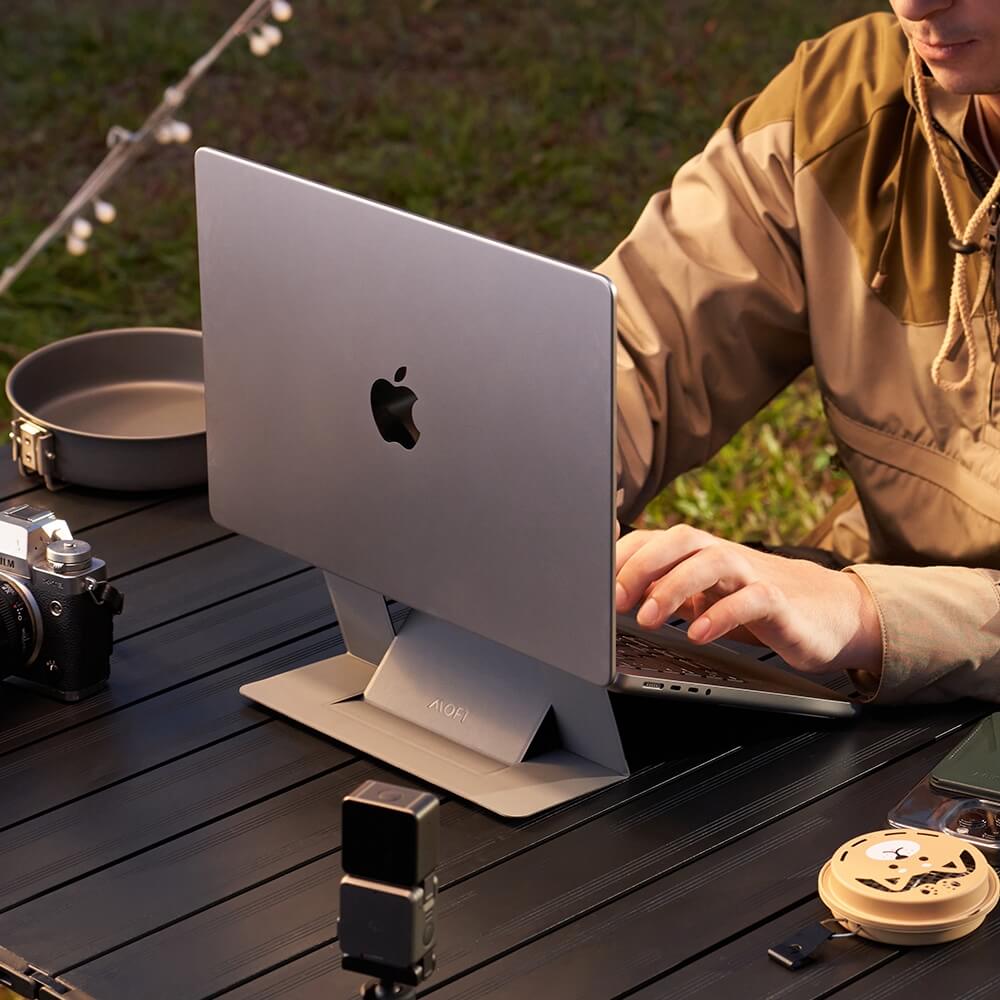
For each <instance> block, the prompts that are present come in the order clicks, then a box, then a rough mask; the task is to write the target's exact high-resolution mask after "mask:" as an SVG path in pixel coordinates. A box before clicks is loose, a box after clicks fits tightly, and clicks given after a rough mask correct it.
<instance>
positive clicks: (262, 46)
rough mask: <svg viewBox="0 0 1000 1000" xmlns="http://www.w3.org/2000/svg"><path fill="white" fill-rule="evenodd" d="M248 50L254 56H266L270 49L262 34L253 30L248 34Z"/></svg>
mask: <svg viewBox="0 0 1000 1000" xmlns="http://www.w3.org/2000/svg"><path fill="white" fill-rule="evenodd" d="M250 51H251V52H252V53H253V54H254V55H255V56H266V55H267V54H268V52H270V51H271V46H270V44H269V43H268V41H267V39H266V38H265V37H264V36H263V35H261V34H258V33H257V32H254V34H252V35H251V36H250Z"/></svg>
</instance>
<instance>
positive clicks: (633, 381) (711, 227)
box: [598, 14, 1000, 702]
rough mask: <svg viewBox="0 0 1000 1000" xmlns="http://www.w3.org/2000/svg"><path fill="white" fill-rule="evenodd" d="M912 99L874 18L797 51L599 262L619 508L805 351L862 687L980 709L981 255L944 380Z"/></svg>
mask: <svg viewBox="0 0 1000 1000" xmlns="http://www.w3.org/2000/svg"><path fill="white" fill-rule="evenodd" d="M926 83H927V90H928V98H929V109H930V112H931V113H932V115H933V117H934V121H935V123H936V124H937V126H938V127H939V133H940V136H941V141H940V144H939V145H940V149H941V155H942V163H943V166H944V169H945V171H947V172H948V177H949V180H950V183H951V189H952V191H953V193H954V196H955V200H956V202H957V208H958V212H959V214H960V215H961V218H962V222H963V224H964V222H965V220H967V219H969V217H970V216H971V215H972V213H973V211H974V209H975V208H976V206H977V204H978V203H979V201H980V200H981V199H982V198H983V196H984V195H985V193H986V190H987V188H988V187H989V182H990V180H991V177H990V175H988V174H986V173H985V171H984V170H982V169H981V167H982V165H981V164H980V165H979V168H980V169H977V167H976V165H975V164H972V165H969V161H970V160H971V159H972V158H973V154H972V151H971V150H970V149H969V147H968V145H967V143H966V142H965V139H964V138H963V135H964V132H963V126H964V121H965V115H966V112H967V111H969V108H970V99H969V98H968V97H957V96H954V95H949V94H948V93H946V92H945V91H943V90H940V89H938V88H936V87H935V85H934V83H933V80H932V79H927V80H926ZM913 89H914V88H913V79H912V74H911V72H910V67H909V63H908V61H907V47H906V39H905V37H904V35H903V33H902V31H901V30H900V28H899V26H898V23H897V22H896V19H895V17H893V16H892V15H891V14H875V15H872V16H869V17H865V18H862V19H860V20H857V21H853V22H851V23H849V24H845V25H842V26H841V27H839V28H837V29H835V30H834V31H832V32H831V33H830V34H828V35H826V36H825V37H824V38H821V39H819V40H817V41H811V42H806V43H804V44H803V45H801V46H800V47H799V49H798V51H797V53H796V55H795V58H794V60H793V62H792V63H791V64H790V65H789V66H788V67H786V69H784V70H783V71H782V72H781V73H780V74H779V75H778V76H777V77H776V78H775V79H774V80H773V81H772V82H771V83H770V85H769V86H768V87H767V88H766V89H765V90H764V91H763V93H761V94H760V95H758V96H757V97H755V98H751V99H749V100H747V101H744V102H743V103H742V104H740V105H738V106H737V107H736V108H735V109H734V110H733V111H732V112H731V113H730V115H729V116H728V117H727V119H726V121H725V122H724V123H723V125H722V127H721V128H720V130H719V131H718V132H717V133H716V134H715V135H714V136H713V137H712V139H711V141H710V142H709V143H708V145H707V147H706V148H705V150H704V151H703V152H702V153H701V154H700V155H699V156H697V157H695V158H694V159H693V160H691V161H690V162H689V163H687V164H686V165H685V166H683V167H682V168H681V169H680V170H679V171H678V173H677V175H676V177H675V179H674V183H673V186H672V188H671V189H670V190H669V191H663V192H660V193H659V194H657V195H655V196H654V197H653V198H652V199H651V200H650V202H649V204H648V205H647V207H646V209H645V210H644V211H643V213H642V215H641V217H640V218H639V220H638V222H637V223H636V226H635V228H634V230H633V231H632V233H631V234H630V235H629V236H628V238H627V239H625V240H624V242H623V243H622V244H621V245H620V246H619V247H618V248H617V249H616V250H615V251H614V253H613V254H612V255H611V257H609V258H608V260H607V261H605V262H604V263H603V264H602V265H601V266H600V267H599V268H598V270H599V271H601V272H602V273H604V274H606V275H608V276H609V277H610V278H612V279H613V280H614V282H615V284H616V286H617V288H618V306H619V349H618V356H619V360H618V391H619V428H618V445H619V469H620V485H621V486H622V487H623V490H624V502H623V506H622V510H621V515H622V520H624V521H628V520H630V519H632V518H634V517H635V516H636V515H637V514H638V513H639V512H640V511H641V510H642V508H643V506H644V505H645V503H646V502H647V501H648V500H649V499H650V498H651V497H653V496H654V495H655V494H656V493H657V492H658V491H659V490H660V489H661V488H662V487H663V486H664V485H666V484H667V483H668V482H669V481H670V480H671V479H673V478H674V477H675V476H677V475H679V474H680V473H682V472H684V471H686V470H688V469H690V468H692V467H694V466H697V465H700V464H702V463H704V462H706V461H707V460H708V459H709V458H711V456H712V455H713V454H714V453H715V452H716V451H717V450H718V449H719V448H720V447H722V445H723V444H725V443H726V441H727V440H728V439H729V438H730V437H731V436H732V434H733V433H734V432H735V431H736V430H737V429H738V428H739V427H740V425H742V424H743V423H744V422H745V421H746V420H748V419H749V418H750V417H751V416H753V414H754V413H756V412H757V411H758V410H759V409H760V408H761V407H763V406H764V405H765V404H766V403H767V402H768V400H770V399H771V398H772V397H773V396H774V395H775V394H776V393H777V392H779V391H780V390H781V389H782V388H784V387H785V386H786V385H788V383H789V382H790V381H792V380H793V379H794V378H795V377H796V376H797V375H798V374H799V373H800V372H801V371H802V370H803V369H805V368H806V367H807V366H809V365H810V364H812V365H815V368H816V373H817V377H818V382H819V386H820V391H821V393H822V397H823V403H824V406H825V410H826V414H827V418H828V420H829V423H830V427H831V429H832V431H833V434H834V437H835V439H836V441H837V446H838V449H839V453H840V457H841V460H842V462H843V464H844V466H845V467H846V468H847V470H848V471H849V473H850V475H851V477H852V479H853V480H854V484H855V487H856V490H857V494H858V497H859V499H860V507H859V508H855V509H854V510H852V511H850V512H848V513H847V514H846V515H844V516H842V517H841V518H840V520H839V521H838V523H837V526H836V528H835V531H834V535H833V543H832V544H833V548H834V549H835V550H836V551H838V552H840V553H841V554H842V555H846V556H847V557H848V558H849V559H850V560H852V561H853V562H854V563H855V565H852V566H851V567H850V571H851V572H854V573H857V574H858V576H860V577H861V579H862V580H863V581H864V582H865V584H866V585H867V586H868V588H869V589H870V591H871V593H872V595H873V597H874V599H875V602H876V604H877V606H878V611H879V616H880V618H881V623H882V634H883V670H882V678H881V682H880V684H879V685H878V687H877V691H876V690H874V685H871V688H872V690H870V691H869V697H873V698H875V699H877V700H878V701H879V702H898V701H904V700H914V701H916V700H926V701H930V700H945V699H952V698H957V697H961V696H963V695H971V696H975V697H981V698H987V699H991V700H995V701H1000V379H998V377H997V346H998V345H997V313H996V302H997V287H996V267H995V250H994V252H993V253H990V252H988V251H987V250H986V249H984V250H982V251H980V252H977V253H976V254H975V255H974V257H972V258H970V260H971V273H972V276H973V282H972V287H973V289H974V290H975V289H978V292H977V295H976V301H975V303H974V306H975V308H974V317H975V318H974V323H973V332H974V337H975V338H976V345H977V353H978V362H977V365H976V369H975V375H974V378H973V380H972V382H971V383H970V384H969V385H968V386H966V388H964V389H962V390H961V391H959V392H946V391H944V390H943V389H941V388H939V387H938V386H937V385H935V384H934V382H933V381H932V379H931V376H930V368H931V364H932V360H933V359H934V357H935V355H936V354H937V352H938V349H939V347H940V346H941V342H942V338H943V336H944V334H945V324H946V319H947V314H948V301H949V290H950V285H951V271H952V267H953V264H954V251H953V250H951V249H949V247H948V240H949V238H950V237H951V236H952V231H951V228H950V226H949V222H948V218H947V214H946V211H945V205H944V201H943V198H942V194H941V189H940V186H939V184H938V181H937V178H936V176H935V174H934V171H933V167H932V163H931V158H930V153H929V147H928V143H927V138H926V136H925V135H924V133H923V128H922V125H921V122H920V118H919V116H918V115H917V113H916V111H915V107H914V96H913ZM996 217H997V206H994V212H993V215H992V217H991V218H992V223H993V226H992V231H993V232H994V233H995V231H996ZM987 245H988V244H987V241H986V240H984V247H985V246H987ZM953 354H954V355H955V356H954V357H953V358H952V359H951V360H949V362H948V363H947V364H946V365H945V369H944V374H945V375H946V376H948V377H949V378H953V379H957V378H959V377H960V376H961V374H962V373H963V372H964V371H965V370H966V365H967V363H968V352H967V351H966V349H965V347H964V346H962V347H961V348H960V350H958V351H957V352H953Z"/></svg>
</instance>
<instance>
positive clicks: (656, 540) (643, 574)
mask: <svg viewBox="0 0 1000 1000" xmlns="http://www.w3.org/2000/svg"><path fill="white" fill-rule="evenodd" d="M633 534H634V533H633ZM644 534H645V537H644V538H641V539H638V540H637V542H636V544H635V545H634V547H629V548H623V546H624V544H625V542H627V541H629V539H631V538H632V535H627V536H626V537H625V538H623V539H622V540H621V542H619V543H618V545H619V559H618V569H617V582H618V586H619V588H620V589H618V590H617V594H618V599H617V607H618V610H619V611H626V610H628V608H631V607H632V606H633V605H635V603H636V602H637V601H638V600H639V598H640V597H642V595H643V594H645V593H646V591H647V590H648V589H649V586H650V584H652V583H653V582H654V581H655V580H658V579H659V578H660V577H661V576H665V575H666V574H667V573H669V572H670V571H671V570H672V569H673V568H674V567H675V566H676V565H677V564H678V563H679V562H683V561H684V560H685V559H687V558H688V556H690V555H692V554H693V553H695V552H698V551H700V550H702V549H705V548H708V547H709V546H714V545H717V544H718V543H719V541H720V540H719V539H718V538H716V537H715V536H714V535H710V534H709V533H708V532H707V531H699V530H698V529H697V528H691V527H688V525H686V524H677V525H674V526H673V527H672V528H668V529H667V530H666V531H657V532H646V533H644ZM684 596H689V595H684ZM678 603H679V602H678Z"/></svg>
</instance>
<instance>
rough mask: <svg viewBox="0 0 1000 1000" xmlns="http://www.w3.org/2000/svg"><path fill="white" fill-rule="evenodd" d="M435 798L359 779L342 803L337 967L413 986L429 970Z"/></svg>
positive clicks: (436, 821) (433, 900)
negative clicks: (340, 958) (340, 962)
mask: <svg viewBox="0 0 1000 1000" xmlns="http://www.w3.org/2000/svg"><path fill="white" fill-rule="evenodd" d="M438 810H439V802H438V799H437V797H436V796H434V795H431V794H430V793H429V792H421V791H417V790H416V789H412V788H403V787H402V786H399V785H390V784H387V783H385V782H381V781H366V782H365V783H364V784H363V785H361V786H360V787H359V788H357V789H356V790H355V791H354V792H352V793H351V794H350V795H348V796H346V797H345V799H344V804H343V855H342V861H343V867H344V872H345V874H344V877H343V878H342V879H341V882H340V920H339V936H340V947H341V950H342V952H343V967H344V968H345V969H348V970H350V971H353V972H361V973H365V974H369V975H375V976H378V977H379V978H380V979H381V980H383V981H386V980H391V981H393V982H397V983H407V984H410V985H413V986H415V985H417V984H418V983H420V982H422V981H423V980H424V979H426V978H427V977H428V976H429V975H430V974H431V973H432V972H433V971H434V943H435V936H436V935H435V924H436V921H435V915H436V914H435V906H436V903H437V891H438V880H437V876H436V875H435V874H434V868H435V867H436V866H437V860H438V840H439V818H438Z"/></svg>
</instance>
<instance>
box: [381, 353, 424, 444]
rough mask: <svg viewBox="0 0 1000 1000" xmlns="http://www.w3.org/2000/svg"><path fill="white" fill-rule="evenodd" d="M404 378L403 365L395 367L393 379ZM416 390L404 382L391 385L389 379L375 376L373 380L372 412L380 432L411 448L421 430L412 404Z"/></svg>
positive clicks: (404, 367) (387, 438)
mask: <svg viewBox="0 0 1000 1000" xmlns="http://www.w3.org/2000/svg"><path fill="white" fill-rule="evenodd" d="M404 378H406V366H405V365H404V366H403V367H402V368H399V369H397V371H396V374H395V376H394V377H393V381H394V382H402V381H403V379H404ZM416 401H417V394H416V393H415V392H414V391H413V390H412V389H410V388H409V387H408V386H405V385H393V384H392V382H390V381H388V379H384V378H380V379H376V380H375V381H374V382H373V383H372V416H373V417H374V418H375V426H376V427H378V432H379V434H381V435H382V437H383V438H384V439H385V440H386V441H395V442H397V443H398V444H401V445H402V446H403V447H404V448H407V449H409V448H412V447H413V446H414V445H415V444H416V443H417V439H418V438H419V437H420V431H419V430H418V429H417V425H416V424H415V423H414V422H413V404H414V403H415V402H416Z"/></svg>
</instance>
